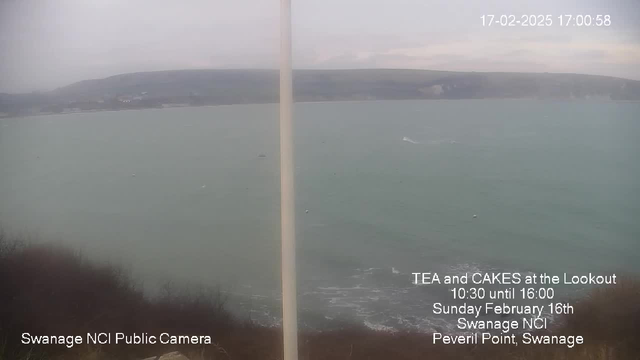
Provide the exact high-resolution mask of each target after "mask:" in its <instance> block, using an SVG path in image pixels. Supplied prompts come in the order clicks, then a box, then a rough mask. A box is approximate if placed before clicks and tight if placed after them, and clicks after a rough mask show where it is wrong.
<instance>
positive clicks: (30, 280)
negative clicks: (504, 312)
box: [0, 233, 640, 360]
mask: <svg viewBox="0 0 640 360" xmlns="http://www.w3.org/2000/svg"><path fill="white" fill-rule="evenodd" d="M219 294H220V293H219V292H217V291H215V290H207V289H200V290H198V291H184V290H176V289H175V288H171V287H168V288H166V291H165V292H164V294H162V296H160V297H158V298H154V299H150V298H148V297H146V296H145V295H144V294H143V293H142V291H140V290H139V289H138V288H137V287H136V286H135V284H134V283H133V282H132V281H131V279H130V278H129V277H128V276H127V275H126V274H125V273H123V272H122V271H120V270H119V269H118V268H117V267H114V266H109V265H100V264H96V263H92V262H89V261H86V259H84V258H83V257H82V256H81V255H79V254H77V253H74V252H73V251H71V250H69V249H66V248H62V247H58V246H48V245H31V246H25V245H24V244H23V243H21V242H20V241H10V240H9V239H7V237H6V236H4V235H2V234H1V233H0V360H18V359H19V360H27V359H28V360H43V359H81V360H112V359H118V360H122V359H141V358H144V357H149V356H153V355H158V354H162V353H165V352H169V351H174V350H180V351H182V352H183V353H184V354H187V355H188V356H189V357H190V359H192V360H212V359H213V360H245V359H246V360H249V359H260V360H276V359H281V358H282V349H281V348H282V346H281V343H282V339H281V333H280V331H279V330H278V329H272V328H263V327H259V326H256V325H253V324H250V323H243V322H240V321H236V320H234V319H233V318H232V317H231V316H230V314H229V313H228V312H227V311H226V310H225V308H224V298H223V297H221V296H220V295H219ZM574 309H575V314H574V315H572V316H570V317H567V318H566V319H565V321H564V323H563V324H562V326H560V327H558V328H556V329H553V330H551V331H552V332H553V333H554V334H574V335H577V334H580V335H584V337H585V343H586V344H585V345H581V346H577V347H575V348H573V349H568V348H567V347H566V346H562V345H557V346H556V345H549V346H531V345H530V346H524V345H520V346H482V345H480V346H443V345H432V344H431V337H430V336H429V335H426V334H420V333H409V332H405V333H395V334H390V333H384V332H377V331H372V330H369V329H365V328H361V327H353V328H346V329H342V330H337V331H329V332H321V333H304V334H301V337H300V359H301V360H338V359H344V360H403V359H407V360H408V359H438V360H444V359H492V360H494V359H495V360H501V359H504V360H507V359H509V360H516V359H517V360H524V359H527V360H543V359H544V360H555V359H569V360H573V359H576V360H577V359H581V360H582V359H593V360H611V359H640V346H639V343H640V342H639V341H638V340H640V282H638V281H637V280H634V279H631V278H626V279H623V281H622V283H621V284H619V285H617V286H615V287H610V288H600V289H596V290H594V291H593V292H591V293H590V294H589V295H588V296H587V297H585V298H584V299H582V300H580V301H578V302H576V303H575V306H574ZM22 332H29V333H31V334H37V335H44V334H47V335H60V334H65V335H66V334H81V335H82V334H86V333H87V332H124V333H148V334H159V333H161V332H168V333H172V334H202V335H210V336H211V337H212V339H213V342H214V344H213V345H207V346H194V347H188V346H187V347H184V346H164V345H146V346H135V345H132V346H115V345H108V346H102V347H98V346H91V347H89V346H87V345H81V346H77V347H74V348H73V349H67V348H65V347H64V346H40V347H37V346H35V347H29V348H26V347H25V346H23V345H21V344H20V339H19V337H20V334H21V333H22Z"/></svg>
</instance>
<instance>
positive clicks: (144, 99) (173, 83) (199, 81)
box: [0, 69, 640, 116]
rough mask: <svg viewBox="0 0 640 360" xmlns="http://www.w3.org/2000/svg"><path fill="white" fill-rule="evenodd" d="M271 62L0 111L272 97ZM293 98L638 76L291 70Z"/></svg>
mask: <svg viewBox="0 0 640 360" xmlns="http://www.w3.org/2000/svg"><path fill="white" fill-rule="evenodd" d="M278 89H279V87H278V71H277V70H172V71H155V72H140V73H131V74H122V75H116V76H111V77H107V78H104V79H94V80H84V81H80V82H77V83H74V84H71V85H68V86H65V87H61V88H58V89H56V90H53V91H49V92H42V93H31V94H0V114H5V116H7V115H9V116H11V115H24V114H33V113H57V112H67V111H97V110H118V109H131V108H149V107H163V106H179V105H182V106H197V105H221V104H248V103H273V102H277V101H278ZM294 98H295V100H296V101H342V100H404V99H407V100H408V99H559V100H570V99H587V100H588V99H598V100H614V101H639V100H640V81H636V80H628V79H621V78H614V77H608V76H595V75H581V74H554V73H481V72H449V71H431V70H391V69H389V70H385V69H363V70H295V71H294Z"/></svg>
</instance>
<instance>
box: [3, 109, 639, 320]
mask: <svg viewBox="0 0 640 360" xmlns="http://www.w3.org/2000/svg"><path fill="white" fill-rule="evenodd" d="M639 114H640V104H637V103H586V102H540V101H394V102H391V101H385V102H351V103H316V104H297V105H296V109H295V115H296V139H295V142H296V176H297V178H296V181H297V188H296V194H297V206H298V207H297V210H298V211H297V214H298V215H297V219H298V238H299V239H298V241H299V244H298V250H299V251H298V254H299V260H298V262H299V269H300V273H299V281H300V295H301V297H300V300H299V301H300V304H301V308H302V310H303V311H309V312H310V313H314V314H316V315H322V316H327V317H328V318H332V317H334V316H341V315H345V316H355V317H356V318H358V319H363V321H365V322H367V323H368V324H374V325H375V324H383V325H385V326H390V325H389V324H391V323H395V322H396V320H397V322H398V323H400V322H402V321H405V320H406V319H407V318H409V317H411V316H414V315H416V316H418V315H421V314H422V313H421V312H420V309H424V308H426V307H427V306H426V305H425V304H430V303H432V302H433V301H434V299H435V297H436V296H441V295H434V294H425V293H424V291H423V290H420V289H416V288H415V287H414V286H412V285H411V280H412V277H411V275H410V273H411V272H433V271H450V272H451V271H452V272H456V271H458V272H465V271H476V270H478V271H488V270H494V269H502V270H509V271H516V270H517V271H532V272H543V271H545V272H549V273H562V272H571V273H579V272H590V271H591V272H631V273H638V272H640V263H639V262H638V261H637V258H638V255H639V250H640V243H639V240H640V221H639V219H640V161H638V158H639V157H638V156H639V155H640V142H639V141H638V139H639V138H640V116H639ZM405 137H406V139H404V140H403V138H405ZM278 149H279V139H278V122H277V106H275V105H248V106H245V105H243V106H228V107H201V108H175V109H164V110H141V111H120V112H101V113H87V114H64V115H57V116H39V117H32V118H21V119H4V120H0V224H1V225H2V227H3V228H4V229H5V230H6V231H9V232H14V233H23V234H25V233H26V234H31V235H33V236H34V237H36V238H40V239H43V240H50V239H53V240H60V241H63V242H65V243H69V244H72V245H74V246H77V247H79V248H81V249H83V251H85V252H86V253H88V254H91V255H92V256H99V257H104V258H108V259H116V260H117V261H120V262H123V263H124V264H127V265H130V267H131V268H132V270H133V271H134V272H135V273H136V274H139V275H140V276H141V277H143V278H144V279H147V280H148V282H149V283H153V282H155V281H163V280H166V279H174V280H179V281H193V282H196V283H207V284H222V285H223V287H225V288H227V289H230V290H229V291H231V292H234V293H242V294H250V295H255V296H254V300H252V301H253V302H251V303H250V304H248V305H247V306H248V307H249V308H250V310H254V311H262V312H263V313H264V314H266V315H265V316H267V317H269V316H274V315H273V314H274V312H273V311H272V310H269V309H270V308H269V307H268V306H267V305H265V304H261V303H260V300H259V299H267V300H269V299H270V300H274V301H275V300H277V293H278V284H279V188H278V187H279V168H278V166H279V165H278V164H279V158H278ZM259 154H265V155H266V157H265V158H262V157H258V155H259ZM133 174H135V176H133ZM305 209H308V210H309V212H308V213H305ZM474 214H476V215H477V218H474V217H473V215H474ZM263 296H264V298H263ZM445 296H446V295H445ZM267 300H265V301H267ZM246 304H247V303H245V305H246ZM245 310H246V309H245ZM427 310H428V309H427ZM246 311H249V310H246ZM276 317H277V316H276ZM390 319H391V320H390ZM407 321H409V322H411V326H414V327H421V328H433V327H434V326H439V325H437V324H436V325H434V323H433V319H431V321H426V320H424V321H423V320H415V321H413V320H407Z"/></svg>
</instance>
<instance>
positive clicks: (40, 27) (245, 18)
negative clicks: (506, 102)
mask: <svg viewBox="0 0 640 360" xmlns="http://www.w3.org/2000/svg"><path fill="white" fill-rule="evenodd" d="M292 2H293V22H294V27H293V31H294V66H295V67H296V68H417V69H435V70H460V71H527V72H545V71H547V72H575V73H587V74H599V75H611V76H619V77H626V78H631V79H639V80H640V0H573V1H572V0H531V1H524V0H486V1H481V0H438V1H436V0H292ZM483 14H493V15H496V16H498V15H502V14H507V15H508V14H514V15H517V16H518V18H519V16H520V15H523V14H536V15H537V14H544V15H546V14H550V15H553V21H554V25H553V26H551V27H547V28H545V27H528V28H524V27H498V26H493V27H483V26H482V20H481V18H480V16H481V15H483ZM561 14H573V15H579V14H583V15H587V14H588V15H592V16H594V19H595V15H598V14H602V15H607V14H608V15H611V22H612V24H611V26H610V27H606V28H605V27H592V28H584V27H582V28H577V27H573V28H572V27H560V26H559V24H558V23H559V20H558V18H557V16H558V15H561ZM278 15H279V1H278V0H182V1H181V0H0V91H5V92H24V91H33V90H47V89H52V88H55V87H58V86H63V85H67V84H69V83H72V82H75V81H79V80H84V79H89V78H100V77H105V76H110V75H115V74H120V73H125V72H134V71H151V70H167V69H193V68H275V67H276V65H277V57H278V46H279V45H278V21H279V20H278Z"/></svg>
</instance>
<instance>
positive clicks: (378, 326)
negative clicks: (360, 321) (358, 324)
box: [364, 320, 398, 333]
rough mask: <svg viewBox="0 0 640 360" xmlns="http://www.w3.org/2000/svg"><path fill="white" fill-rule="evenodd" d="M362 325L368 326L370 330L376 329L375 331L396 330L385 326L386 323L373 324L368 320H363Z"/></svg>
mask: <svg viewBox="0 0 640 360" xmlns="http://www.w3.org/2000/svg"><path fill="white" fill-rule="evenodd" d="M364 326H366V327H368V328H369V329H372V330H376V331H386V332H392V333H393V332H397V331H398V330H396V329H395V328H393V327H391V326H386V325H382V324H374V323H372V322H371V321H369V320H365V321H364Z"/></svg>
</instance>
